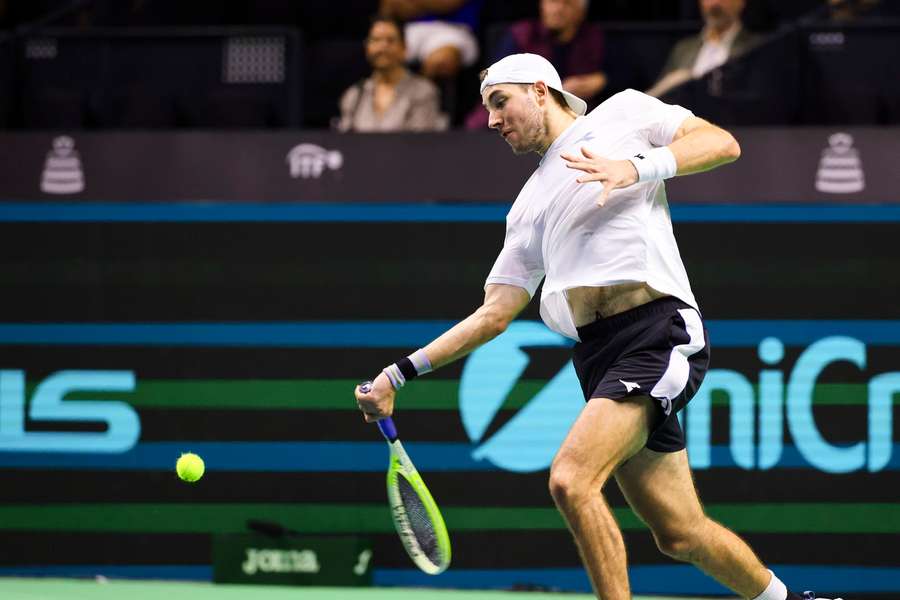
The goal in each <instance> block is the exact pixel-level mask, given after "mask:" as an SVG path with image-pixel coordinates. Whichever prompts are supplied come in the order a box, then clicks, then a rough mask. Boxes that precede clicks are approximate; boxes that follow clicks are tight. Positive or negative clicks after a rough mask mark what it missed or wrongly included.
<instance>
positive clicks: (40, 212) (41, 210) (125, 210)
mask: <svg viewBox="0 0 900 600" xmlns="http://www.w3.org/2000/svg"><path fill="white" fill-rule="evenodd" d="M510 202H512V198H510ZM509 207H510V204H506V203H446V204H445V203H439V204H427V203H413V202H410V203H398V202H390V203H384V202H382V203H373V202H347V203H324V202H316V203H312V202H310V203H295V202H284V203H282V202H279V203H251V202H223V201H220V202H21V201H20V202H4V203H0V222H7V223H23V222H57V223H81V222H91V223H97V222H112V223H127V222H143V223H148V222H168V223H248V222H296V223H325V222H370V223H377V222H382V223H384V222H393V223H407V222H415V223H427V222H440V223H501V222H503V221H504V219H505V217H506V213H507V211H508V210H509ZM671 211H672V220H673V221H675V222H680V223H879V222H886V223H896V222H900V206H898V205H894V204H871V205H858V204H853V205H834V204H793V205H777V204H776V205H762V206H761V205H758V204H756V205H740V204H678V203H674V204H673V205H672V206H671Z"/></svg>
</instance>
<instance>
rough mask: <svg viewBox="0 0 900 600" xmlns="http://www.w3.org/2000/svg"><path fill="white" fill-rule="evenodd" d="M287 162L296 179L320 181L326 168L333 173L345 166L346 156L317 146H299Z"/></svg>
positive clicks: (289, 154) (292, 150)
mask: <svg viewBox="0 0 900 600" xmlns="http://www.w3.org/2000/svg"><path fill="white" fill-rule="evenodd" d="M287 162H288V166H289V167H290V170H291V177H293V178H294V179H296V178H298V177H302V178H303V179H309V178H310V177H312V178H313V179H318V178H319V177H321V176H322V172H323V171H324V170H325V168H326V167H327V168H329V169H331V170H332V171H337V170H338V169H340V168H341V167H342V166H343V165H344V155H343V154H341V153H340V151H338V150H326V149H325V148H323V147H322V146H316V145H315V144H298V145H297V146H294V147H293V148H292V149H291V151H290V152H288V155H287Z"/></svg>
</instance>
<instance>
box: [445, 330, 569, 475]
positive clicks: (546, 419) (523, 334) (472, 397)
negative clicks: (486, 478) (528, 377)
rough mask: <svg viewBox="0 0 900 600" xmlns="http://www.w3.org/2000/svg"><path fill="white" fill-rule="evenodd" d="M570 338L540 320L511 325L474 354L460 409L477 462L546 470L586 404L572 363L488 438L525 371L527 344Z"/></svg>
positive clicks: (463, 383) (553, 343)
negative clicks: (498, 412)
mask: <svg viewBox="0 0 900 600" xmlns="http://www.w3.org/2000/svg"><path fill="white" fill-rule="evenodd" d="M570 344H571V341H569V340H567V339H566V338H564V337H563V336H561V335H559V334H558V333H554V332H553V331H550V330H549V329H547V328H546V327H545V326H544V325H543V324H541V323H537V322H528V321H519V322H515V323H512V324H511V325H510V326H509V328H508V329H507V330H506V332H505V333H504V334H503V335H501V336H499V337H497V338H496V339H494V340H493V341H491V342H490V343H488V344H485V345H484V346H482V347H481V348H479V349H478V350H476V351H475V352H474V353H472V355H471V357H469V360H468V361H467V362H466V365H465V367H464V368H463V372H462V378H461V379H460V383H459V410H460V413H461V416H462V422H463V427H464V428H465V430H466V433H467V434H468V436H469V439H470V440H472V442H474V443H475V444H476V447H475V449H474V450H473V452H472V456H473V458H475V459H476V460H489V461H490V462H491V463H493V464H494V465H496V466H497V467H499V468H501V469H506V470H508V471H518V472H530V471H539V470H542V469H546V468H547V467H549V466H550V463H551V462H552V460H553V456H554V455H555V454H556V451H557V450H558V449H559V446H560V444H562V441H563V440H564V439H565V437H566V434H567V433H568V431H569V428H570V427H571V426H572V423H573V422H575V419H576V418H577V417H578V414H579V413H580V412H581V409H582V408H584V401H583V399H582V398H583V396H582V393H581V386H580V385H579V383H578V377H577V376H576V375H575V368H574V367H573V366H572V363H571V361H569V362H567V363H566V366H565V367H563V369H562V370H561V371H560V372H559V373H557V374H556V376H554V377H553V379H551V380H550V381H548V382H547V385H545V386H544V387H543V388H541V390H540V391H539V392H538V393H537V394H536V395H535V396H534V397H532V398H531V399H530V400H529V402H528V404H526V405H525V406H524V407H523V408H522V409H521V410H519V411H518V412H517V413H516V415H515V416H514V417H513V418H511V419H510V420H509V421H507V422H506V423H505V424H504V425H503V426H502V427H501V428H500V429H499V430H498V431H497V432H496V433H494V434H493V435H491V436H489V437H488V438H487V439H485V434H486V433H487V431H488V428H489V425H490V424H491V422H492V420H493V419H494V416H495V415H496V414H497V411H499V410H500V409H501V407H502V406H503V403H504V401H505V400H506V398H507V396H508V395H509V393H510V392H511V391H512V389H513V387H514V386H515V385H516V382H517V381H518V380H519V378H520V377H521V376H522V373H524V372H525V368H526V367H527V366H528V362H529V360H530V359H529V357H528V354H526V353H525V352H524V351H523V350H522V348H524V347H528V346H545V347H546V346H569V345H570Z"/></svg>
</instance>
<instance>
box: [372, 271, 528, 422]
mask: <svg viewBox="0 0 900 600" xmlns="http://www.w3.org/2000/svg"><path fill="white" fill-rule="evenodd" d="M530 300H531V297H530V296H529V295H528V292H527V291H526V290H524V289H523V288H520V287H517V286H514V285H504V284H490V285H488V286H487V288H486V289H485V294H484V303H483V304H482V305H481V306H480V307H479V308H478V309H477V310H476V311H475V312H473V313H472V314H471V315H469V316H468V317H467V318H466V319H464V320H463V321H460V322H459V323H457V324H456V325H454V326H453V327H452V328H450V329H449V330H447V331H446V332H445V333H444V334H443V335H441V336H440V337H438V338H437V339H436V340H434V341H433V342H431V343H430V344H428V345H427V346H425V347H424V348H422V349H421V350H418V351H416V352H415V353H414V354H412V355H410V356H409V357H407V358H406V359H403V360H401V361H399V362H398V363H395V364H393V365H390V366H389V367H387V368H386V369H385V370H384V371H382V372H381V373H379V374H378V377H376V378H375V380H374V381H373V382H372V390H371V391H370V392H369V393H368V394H362V393H360V391H359V387H357V388H356V400H357V403H358V404H359V408H360V410H362V411H363V414H364V415H365V418H366V422H369V423H371V422H372V421H376V420H378V419H380V418H383V417H389V416H390V415H391V413H392V412H393V409H394V396H395V395H396V388H398V387H399V386H400V385H403V383H405V380H406V379H407V377H408V376H409V375H413V376H415V374H419V373H421V372H427V371H430V370H432V369H437V368H438V367H442V366H444V365H446V364H449V363H451V362H453V361H455V360H457V359H460V358H462V357H463V356H466V355H467V354H469V353H470V352H472V351H473V350H475V349H476V348H478V347H479V346H481V345H483V344H485V343H487V342H489V341H491V340H492V339H494V338H495V337H497V336H498V335H500V334H501V333H503V332H504V331H505V330H506V328H507V326H509V324H510V322H511V321H512V320H513V319H515V318H516V316H517V315H518V314H519V313H520V312H522V310H523V309H524V308H525V307H526V306H527V305H528V302H529V301H530ZM410 369H414V370H415V371H410Z"/></svg>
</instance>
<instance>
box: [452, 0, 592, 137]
mask: <svg viewBox="0 0 900 600" xmlns="http://www.w3.org/2000/svg"><path fill="white" fill-rule="evenodd" d="M540 10H541V16H540V19H527V20H523V21H517V22H515V23H513V24H512V25H511V26H510V27H509V31H508V33H507V34H506V36H505V38H504V39H503V41H501V42H500V44H498V46H497V48H496V49H495V50H494V51H493V52H492V56H491V57H490V62H491V63H493V62H496V61H498V60H500V59H501V58H503V57H504V56H508V55H510V54H517V53H520V52H530V53H532V54H539V55H541V56H543V57H544V58H546V59H547V60H549V61H550V62H551V63H553V66H554V67H556V70H557V71H559V74H560V77H561V78H562V84H563V88H565V90H566V91H567V92H571V93H572V94H575V95H576V96H578V97H580V98H582V99H584V100H586V101H587V103H588V105H589V106H592V105H594V104H596V100H597V98H598V96H599V95H600V93H601V92H602V91H603V89H604V88H605V87H606V74H605V73H604V72H603V71H602V70H601V65H602V64H603V30H602V29H601V28H600V26H599V25H597V24H596V23H585V16H586V15H587V10H588V0H540ZM487 119H488V115H487V111H486V110H485V109H484V107H483V106H482V105H481V104H480V103H479V104H478V106H476V107H475V108H473V109H472V111H471V112H470V113H469V115H468V116H467V117H466V128H467V129H481V128H484V127H487Z"/></svg>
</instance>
